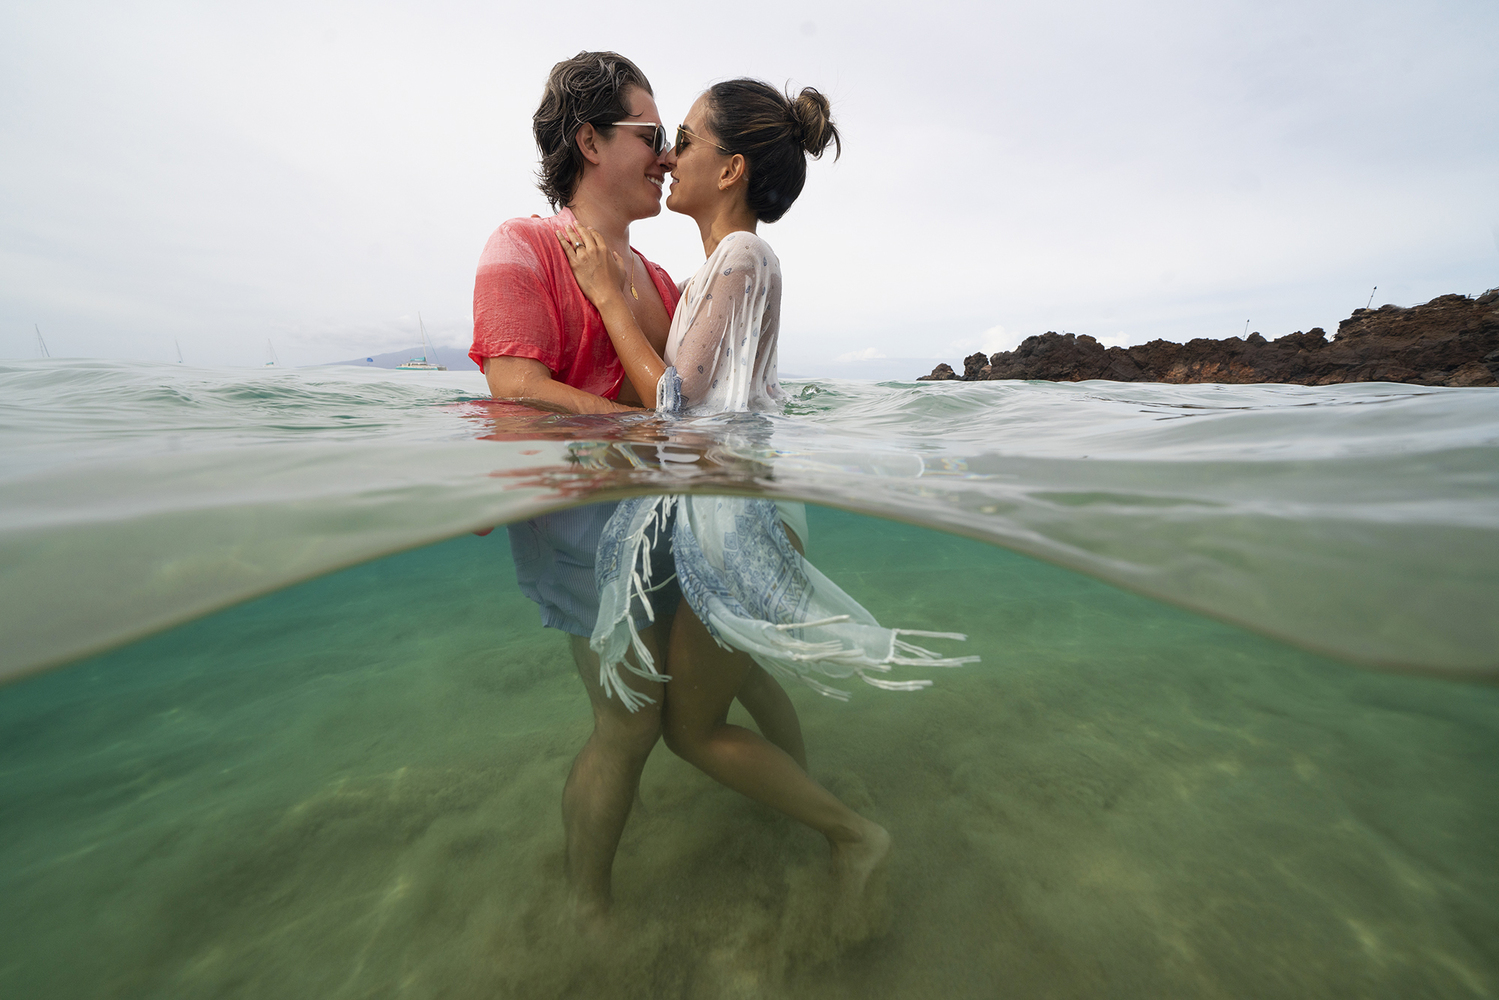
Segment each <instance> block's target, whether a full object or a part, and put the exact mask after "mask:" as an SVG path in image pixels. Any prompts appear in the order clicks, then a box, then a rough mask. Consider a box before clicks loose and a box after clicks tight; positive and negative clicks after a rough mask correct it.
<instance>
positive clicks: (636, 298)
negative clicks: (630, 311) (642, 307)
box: [630, 281, 640, 302]
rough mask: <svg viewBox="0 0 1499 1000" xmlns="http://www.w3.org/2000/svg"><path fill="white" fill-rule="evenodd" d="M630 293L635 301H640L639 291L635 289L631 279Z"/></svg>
mask: <svg viewBox="0 0 1499 1000" xmlns="http://www.w3.org/2000/svg"><path fill="white" fill-rule="evenodd" d="M630 294H631V295H633V296H634V297H635V301H637V302H638V301H640V293H639V292H637V291H635V282H633V281H632V282H630Z"/></svg>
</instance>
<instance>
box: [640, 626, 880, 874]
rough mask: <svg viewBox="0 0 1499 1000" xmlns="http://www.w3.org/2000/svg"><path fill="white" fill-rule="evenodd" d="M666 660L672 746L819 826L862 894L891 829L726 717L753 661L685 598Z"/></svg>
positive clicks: (840, 869) (665, 714)
mask: <svg viewBox="0 0 1499 1000" xmlns="http://www.w3.org/2000/svg"><path fill="white" fill-rule="evenodd" d="M668 659H669V662H670V664H671V678H672V679H671V683H670V684H668V685H667V686H666V687H667V691H666V703H665V705H664V706H663V711H662V719H661V722H662V734H663V735H664V736H665V738H666V745H667V746H669V747H670V748H671V749H672V751H673V752H674V753H676V754H677V755H678V756H679V757H681V758H682V759H683V760H685V761H687V762H688V763H690V764H692V765H693V766H695V767H697V768H698V769H699V770H701V771H702V772H703V773H705V774H707V775H708V776H709V777H711V778H713V779H715V780H716V781H719V782H721V783H723V784H725V785H727V786H728V787H730V788H732V789H734V790H735V791H737V792H740V793H741V794H743V795H747V796H749V797H750V798H752V799H754V800H755V801H757V802H761V803H764V804H765V805H768V806H770V807H771V808H772V809H777V810H779V811H781V812H783V813H785V814H786V815H787V816H790V817H791V818H792V819H794V820H798V821H800V822H802V823H805V824H806V825H808V826H810V827H811V828H812V829H814V830H816V831H817V832H818V833H821V834H822V835H823V836H824V837H826V838H827V840H828V846H829V847H830V848H831V849H832V852H833V869H834V871H835V873H836V874H837V875H838V877H839V880H840V882H841V883H842V884H843V888H844V890H845V891H846V892H848V893H851V894H854V895H857V894H859V893H862V891H863V888H864V883H865V882H866V881H867V880H868V878H869V875H870V873H871V872H873V871H874V869H875V868H876V867H877V866H878V865H879V863H880V861H881V860H883V858H884V857H885V855H886V853H887V852H888V851H889V849H890V835H889V834H888V833H886V832H885V829H884V828H883V827H881V826H880V825H879V824H877V823H874V822H873V821H871V820H868V819H865V818H864V817H863V816H860V815H859V814H858V813H856V812H854V811H853V810H852V809H850V808H848V807H847V806H845V805H844V804H843V803H842V802H839V801H838V799H837V798H835V797H834V796H833V795H832V793H830V792H829V791H828V790H827V789H825V788H823V787H822V786H821V785H819V784H818V783H817V782H815V781H813V780H812V779H811V778H810V777H809V776H808V775H807V772H806V771H804V770H803V769H802V768H801V766H800V765H799V764H798V763H797V762H796V760H795V759H793V758H792V756H791V755H790V754H788V753H786V751H784V750H782V749H780V748H779V747H776V746H774V745H772V744H771V743H770V742H768V741H767V740H765V739H764V738H763V737H761V736H760V735H759V734H758V733H754V732H752V731H750V730H748V729H745V728H743V727H741V726H733V725H729V724H728V722H727V721H726V720H727V717H728V713H729V705H730V703H731V702H733V700H734V696H735V695H736V694H737V693H738V692H739V689H740V687H741V686H742V685H743V683H744V681H745V678H746V677H747V676H748V675H749V673H750V670H751V669H752V668H753V667H754V666H755V662H754V660H752V659H750V657H749V656H747V655H746V654H744V653H740V652H735V651H729V650H725V649H723V648H722V647H720V646H719V645H718V644H717V643H716V642H714V641H713V637H712V636H710V635H709V634H708V630H707V629H706V628H705V627H704V626H703V623H702V622H701V621H699V620H698V617H697V615H696V614H695V613H694V612H693V610H692V609H691V608H690V607H689V606H688V605H687V604H686V602H683V603H682V605H681V606H680V607H679V608H678V610H677V616H676V620H675V621H674V622H673V623H672V631H671V640H670V653H669V658H668Z"/></svg>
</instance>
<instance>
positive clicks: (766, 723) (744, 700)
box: [736, 663, 807, 771]
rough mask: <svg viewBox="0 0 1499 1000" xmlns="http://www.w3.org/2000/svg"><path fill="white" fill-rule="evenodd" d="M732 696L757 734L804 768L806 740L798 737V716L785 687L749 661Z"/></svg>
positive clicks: (762, 668) (799, 732)
mask: <svg viewBox="0 0 1499 1000" xmlns="http://www.w3.org/2000/svg"><path fill="white" fill-rule="evenodd" d="M736 697H737V698H738V699H739V704H741V705H743V706H744V710H745V711H746V712H748V713H749V714H750V718H752V719H754V720H755V725H756V726H758V727H759V729H760V735H761V736H764V737H765V738H766V739H767V740H769V741H770V742H772V743H774V744H775V745H776V746H778V747H780V748H781V749H782V750H784V751H786V753H787V754H789V755H790V757H791V759H792V760H794V761H796V763H797V766H798V767H800V768H801V769H802V770H803V771H805V770H806V769H807V744H806V742H805V741H804V740H803V739H802V720H801V719H799V718H797V715H796V706H795V705H793V704H792V703H791V696H790V695H788V694H787V693H786V689H785V688H783V687H781V685H780V684H779V683H778V682H777V681H776V679H775V678H774V677H772V676H771V675H770V673H769V672H768V671H766V669H765V668H764V667H762V666H760V665H759V664H758V663H753V664H751V666H750V669H749V672H748V673H747V674H745V675H744V683H743V685H741V686H740V688H739V694H738V695H737V696H736Z"/></svg>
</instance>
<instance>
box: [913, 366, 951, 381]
mask: <svg viewBox="0 0 1499 1000" xmlns="http://www.w3.org/2000/svg"><path fill="white" fill-rule="evenodd" d="M959 378H960V376H959V375H958V373H957V372H955V371H953V370H952V365H950V364H948V363H946V362H945V361H944V362H943V363H942V364H940V365H938V366H937V367H936V368H933V369H932V373H931V374H930V375H921V376H918V377H917V379H916V381H918V382H952V381H957V380H958V379H959Z"/></svg>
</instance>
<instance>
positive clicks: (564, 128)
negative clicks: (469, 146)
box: [531, 52, 655, 209]
mask: <svg viewBox="0 0 1499 1000" xmlns="http://www.w3.org/2000/svg"><path fill="white" fill-rule="evenodd" d="M631 87H639V88H640V89H641V90H643V91H645V92H646V93H647V94H650V95H651V96H653V97H654V96H655V91H653V90H651V84H650V81H649V80H647V79H646V78H645V74H644V73H642V72H640V67H639V66H636V65H635V64H634V63H632V62H630V60H628V59H626V58H625V57H624V56H622V55H620V54H619V53H617V52H579V53H578V54H577V55H575V56H573V57H572V58H571V59H564V60H563V61H562V62H560V63H558V64H557V65H555V66H553V67H552V72H551V73H549V74H547V85H546V89H545V90H544V91H542V94H541V107H539V108H537V109H536V114H535V115H533V116H532V117H531V130H532V132H534V133H535V135H536V149H537V151H538V152H540V153H541V169H540V170H539V171H538V172H537V175H536V176H537V186H538V187H540V188H541V193H542V194H544V195H546V196H547V201H549V202H551V203H552V208H554V209H556V208H560V207H561V206H563V205H566V204H567V203H568V202H570V201H572V200H573V192H575V191H576V190H577V189H578V181H579V179H580V178H582V176H583V164H584V163H586V162H588V161H587V160H585V159H584V158H583V152H582V150H580V149H578V143H577V138H578V129H580V128H582V127H583V125H584V124H585V123H592V124H593V127H594V128H596V129H598V130H599V132H600V133H602V134H604V135H612V134H613V132H614V129H613V127H612V126H610V125H609V122H617V121H621V120H623V119H625V118H628V117H630V109H629V108H628V107H627V106H626V105H625V91H626V90H628V89H629V88H631Z"/></svg>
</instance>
